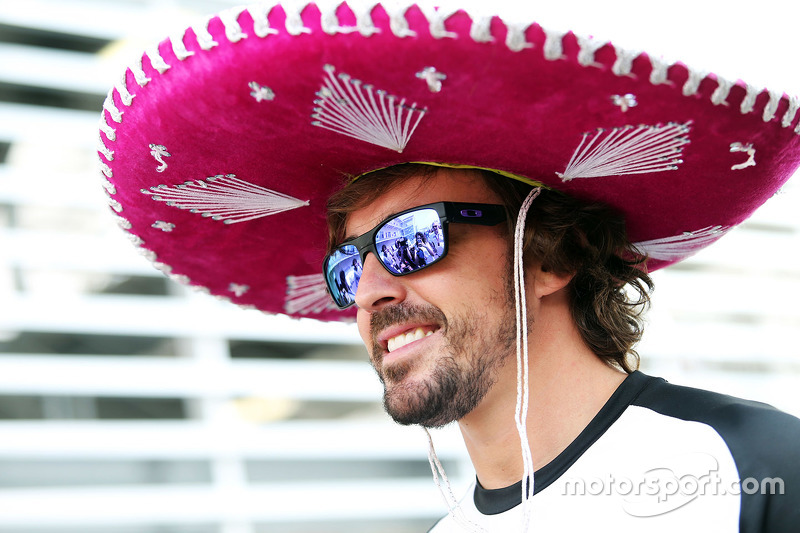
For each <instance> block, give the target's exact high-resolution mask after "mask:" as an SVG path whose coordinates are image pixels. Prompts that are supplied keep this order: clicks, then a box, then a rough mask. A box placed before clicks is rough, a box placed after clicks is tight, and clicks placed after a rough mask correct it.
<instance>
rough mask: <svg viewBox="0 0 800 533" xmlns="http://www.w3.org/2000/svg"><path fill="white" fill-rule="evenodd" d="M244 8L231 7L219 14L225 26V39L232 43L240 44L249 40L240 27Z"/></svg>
mask: <svg viewBox="0 0 800 533" xmlns="http://www.w3.org/2000/svg"><path fill="white" fill-rule="evenodd" d="M243 9H244V8H243V7H238V8H237V7H231V8H228V9H225V10H224V11H221V12H220V13H219V19H220V20H221V21H222V25H223V26H225V37H226V38H227V39H228V40H229V41H230V42H232V43H238V42H239V41H241V40H242V39H246V38H247V34H246V33H245V32H243V31H242V27H241V26H239V20H238V19H239V15H241V14H242V11H243Z"/></svg>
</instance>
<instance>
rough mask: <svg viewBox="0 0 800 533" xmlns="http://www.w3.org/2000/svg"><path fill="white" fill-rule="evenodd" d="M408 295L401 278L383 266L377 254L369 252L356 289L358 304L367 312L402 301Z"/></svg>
mask: <svg viewBox="0 0 800 533" xmlns="http://www.w3.org/2000/svg"><path fill="white" fill-rule="evenodd" d="M405 297H406V289H405V285H404V284H403V282H402V281H401V278H399V277H396V276H392V275H391V274H389V272H387V271H386V269H385V268H383V265H381V264H380V262H379V261H378V258H377V257H375V254H373V253H368V254H367V257H366V259H365V260H364V267H363V269H362V271H361V279H360V280H359V282H358V290H356V305H357V306H358V307H359V309H363V310H365V311H367V312H372V311H377V310H379V309H381V308H383V307H386V306H388V305H392V304H395V303H398V302H401V301H403V300H404V299H405Z"/></svg>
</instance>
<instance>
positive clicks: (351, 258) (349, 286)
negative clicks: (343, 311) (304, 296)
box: [325, 244, 361, 307]
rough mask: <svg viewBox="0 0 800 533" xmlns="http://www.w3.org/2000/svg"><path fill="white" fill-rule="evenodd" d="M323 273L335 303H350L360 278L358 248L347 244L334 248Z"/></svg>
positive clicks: (342, 304) (341, 304)
mask: <svg viewBox="0 0 800 533" xmlns="http://www.w3.org/2000/svg"><path fill="white" fill-rule="evenodd" d="M325 275H326V276H327V278H328V289H329V290H330V291H331V296H333V299H334V300H335V301H336V303H337V304H339V306H340V307H345V306H347V305H350V304H352V303H353V302H354V301H355V297H356V290H357V289H358V280H360V279H361V258H360V257H359V256H358V249H357V248H356V247H355V246H353V245H349V244H348V245H345V246H341V247H339V248H338V249H337V250H335V251H334V252H333V253H332V254H331V255H330V256H329V257H328V262H327V263H326V272H325Z"/></svg>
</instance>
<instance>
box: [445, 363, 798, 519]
mask: <svg viewBox="0 0 800 533" xmlns="http://www.w3.org/2000/svg"><path fill="white" fill-rule="evenodd" d="M534 489H535V491H534V497H533V501H532V521H531V527H530V529H529V530H530V531H536V532H549V531H614V532H615V533H616V532H637V533H638V532H642V531H647V532H678V533H689V532H694V531H702V532H712V531H713V532H715V533H724V532H735V531H741V532H742V533H756V532H763V533H779V532H780V533H788V532H798V531H800V420H799V419H797V418H795V417H793V416H791V415H788V414H786V413H783V412H781V411H778V410H777V409H775V408H773V407H770V406H768V405H765V404H762V403H758V402H751V401H746V400H741V399H738V398H733V397H730V396H725V395H722V394H717V393H713V392H708V391H704V390H699V389H692V388H687V387H680V386H676V385H671V384H669V383H667V382H666V381H665V380H663V379H660V378H653V377H650V376H647V375H645V374H642V373H641V372H634V373H632V374H631V375H629V376H628V377H627V379H626V380H625V381H624V382H623V383H622V385H620V387H619V388H618V389H617V390H616V391H615V392H614V394H613V395H612V396H611V398H610V399H609V400H608V402H607V403H606V404H605V405H604V406H603V408H602V409H601V410H600V412H599V413H598V414H597V415H596V416H595V417H594V419H593V420H592V421H591V422H590V423H589V425H588V426H586V428H585V429H584V430H583V432H581V434H580V435H579V436H578V438H576V439H575V441H573V442H572V443H571V444H570V445H569V446H568V447H567V448H566V449H565V450H564V451H563V452H562V453H561V454H560V455H559V456H558V457H556V458H555V459H554V460H553V461H551V462H550V463H549V464H547V465H546V466H544V467H542V468H540V469H539V470H537V471H536V473H535V476H534ZM520 501H521V482H519V483H517V484H516V485H512V486H511V487H506V488H502V489H497V490H487V489H484V488H483V487H481V486H480V484H479V483H477V482H476V483H475V484H474V485H473V487H470V490H469V492H468V494H467V497H465V498H464V500H463V501H462V502H461V509H462V511H463V513H464V517H465V518H466V519H467V520H468V521H469V523H470V524H471V525H470V526H469V527H467V528H465V527H463V526H462V525H460V524H459V523H457V522H456V521H455V520H454V518H453V517H452V516H447V517H445V518H443V519H442V520H440V521H439V522H438V523H437V524H436V525H435V526H434V527H433V529H431V531H432V532H434V533H448V532H456V531H458V532H462V531H470V530H474V531H488V532H514V531H520V530H521V529H522V506H521V505H520Z"/></svg>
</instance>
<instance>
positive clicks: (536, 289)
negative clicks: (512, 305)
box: [529, 264, 575, 299]
mask: <svg viewBox="0 0 800 533" xmlns="http://www.w3.org/2000/svg"><path fill="white" fill-rule="evenodd" d="M529 274H531V279H532V281H533V293H534V295H535V296H536V297H537V298H539V299H542V298H544V297H545V296H550V295H551V294H553V293H555V292H558V291H560V290H561V289H563V288H564V287H566V286H567V285H568V284H569V282H570V281H572V278H573V277H574V276H575V274H571V273H570V274H558V273H555V272H550V271H546V270H542V267H541V265H539V264H536V265H533V266H531V271H530V272H529Z"/></svg>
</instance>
